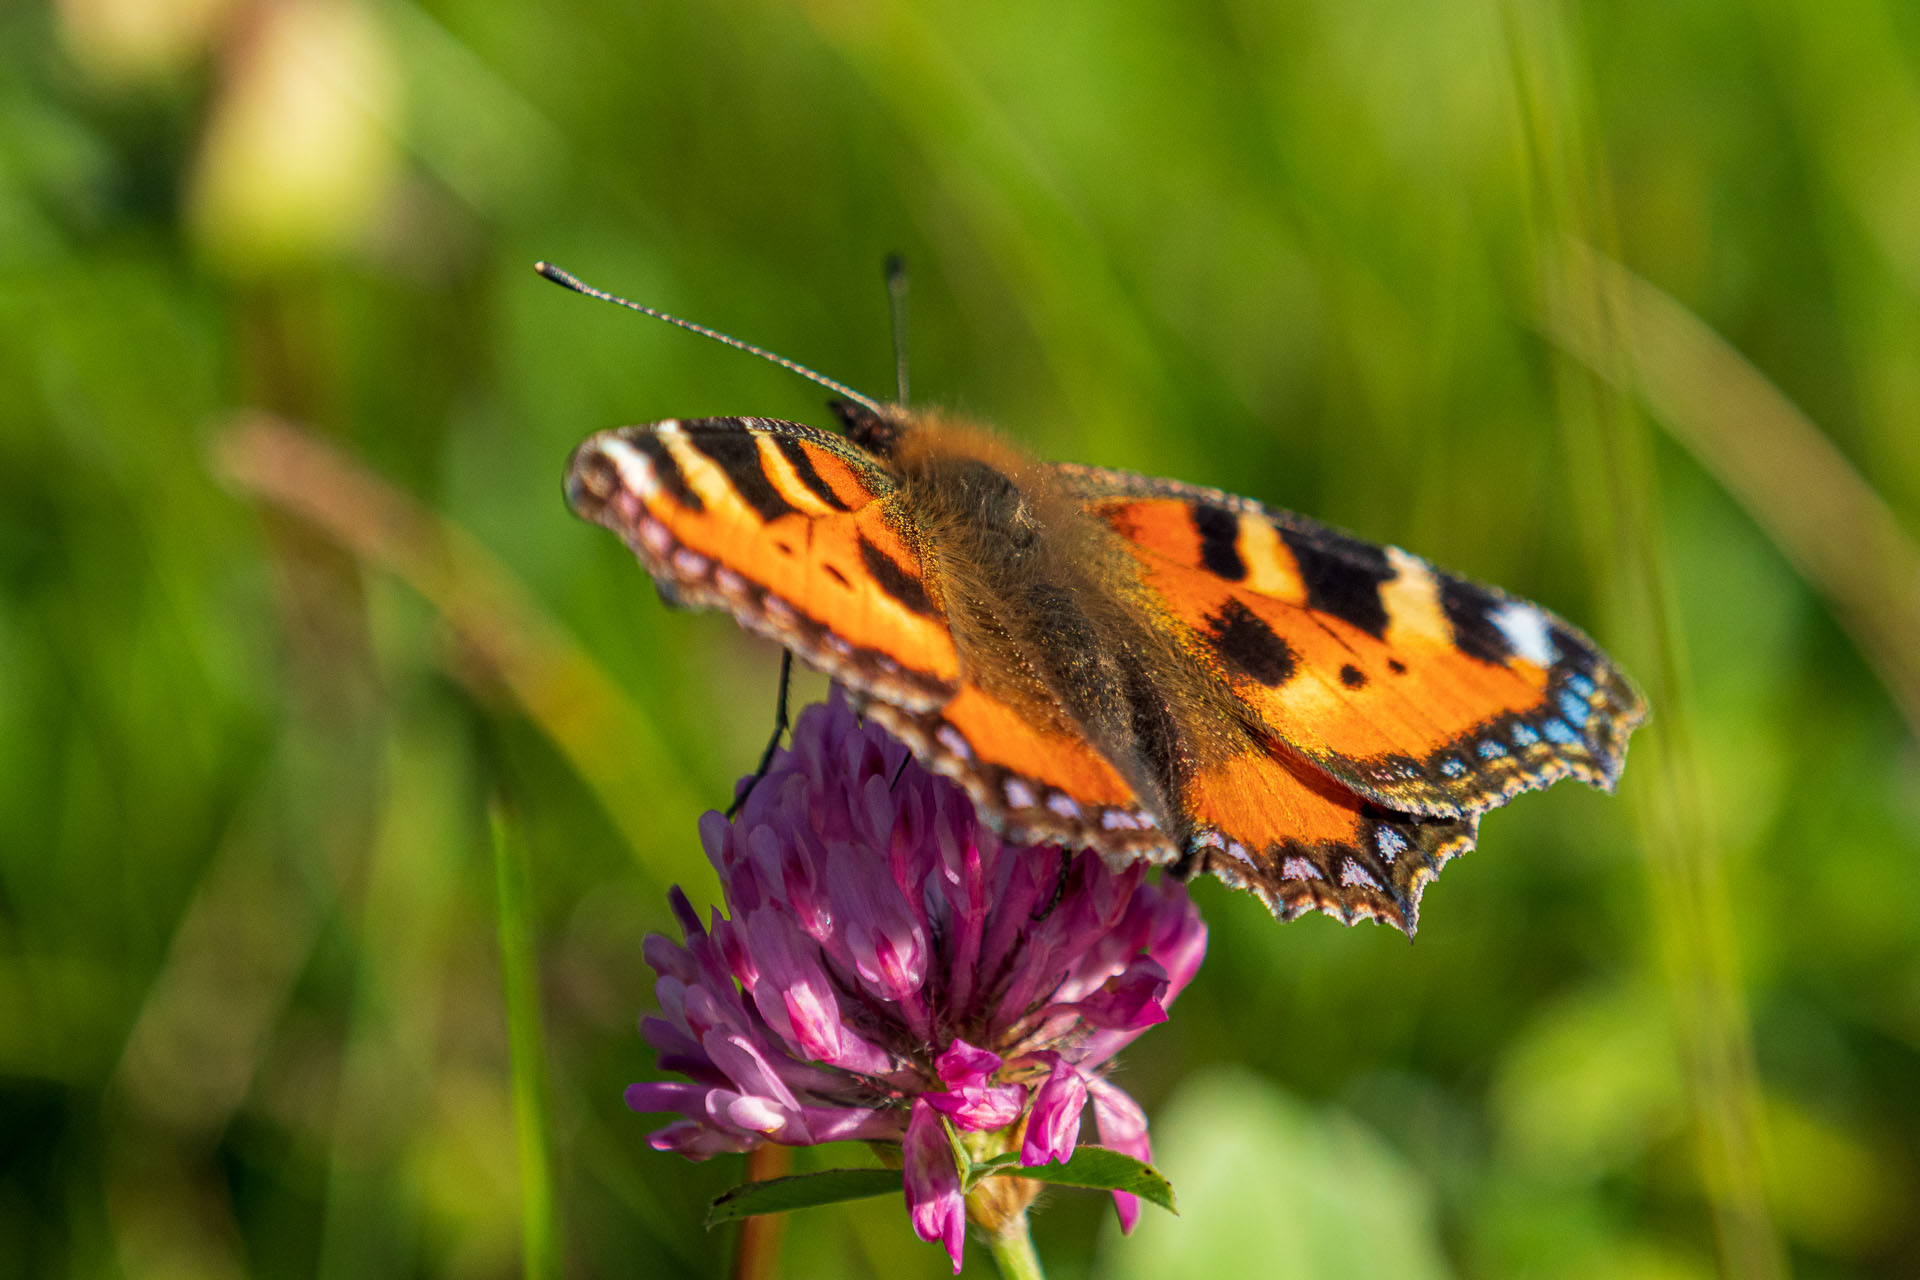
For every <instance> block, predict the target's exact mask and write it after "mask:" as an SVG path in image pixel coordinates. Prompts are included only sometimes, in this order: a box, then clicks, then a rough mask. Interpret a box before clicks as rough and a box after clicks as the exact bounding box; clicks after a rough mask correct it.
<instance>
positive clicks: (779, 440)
mask: <svg viewBox="0 0 1920 1280" xmlns="http://www.w3.org/2000/svg"><path fill="white" fill-rule="evenodd" d="M567 495H568V498H569V500H570V501H571V502H572V504H573V507H574V510H575V511H577V512H578V513H579V514H580V515H581V516H583V517H585V518H586V519H589V520H593V521H596V522H597V523H600V524H603V525H605V526H606V527H607V528H609V529H612V530H613V531H614V532H616V533H618V534H619V535H620V536H621V537H622V538H624V539H625V540H626V542H627V545H628V546H630V547H632V548H633V550H634V552H635V554H637V555H638V556H639V557H640V560H641V562H642V563H643V564H645V565H646V567H647V570H648V572H650V573H651V574H652V575H653V577H654V580H655V582H657V583H658V584H659V586H660V589H661V592H662V594H663V595H666V596H667V597H668V598H669V599H670V600H672V601H674V602H676V603H681V604H686V605H689V606H693V607H700V608H719V609H725V610H727V611H728V612H730V613H732V614H733V616H734V617H735V618H736V619H738V620H739V621H740V623H741V625H742V626H745V627H746V628H748V629H749V630H751V631H755V632H758V633H759V634H761V635H765V636H768V637H770V638H772V639H774V640H777V641H779V642H780V643H781V644H784V645H786V646H787V647H789V648H791V649H792V650H793V651H794V652H795V653H797V654H798V655H799V656H800V657H802V658H803V659H805V660H806V661H807V662H808V663H810V664H811V665H813V666H815V667H817V668H819V669H820V670H822V671H824V672H826V673H827V674H829V675H831V676H833V677H835V678H836V679H839V680H843V681H845V682H846V683H847V684H848V685H849V686H850V687H851V688H853V689H855V690H856V691H858V692H861V693H864V694H871V695H872V696H874V697H877V698H881V699H884V700H885V701H887V702H890V703H894V704H897V705H900V706H903V707H919V708H926V707H930V706H937V705H940V704H941V703H944V702H946V701H947V700H948V699H949V698H951V697H952V695H953V692H954V689H955V688H956V687H957V682H958V679H959V669H960V667H959V655H958V654H957V653H956V652H955V651H954V646H953V637H952V635H951V634H950V633H949V631H948V629H947V626H946V622H945V620H944V618H943V617H942V616H941V612H940V609H939V606H938V605H937V603H936V602H935V598H934V595H933V593H932V592H930V590H929V589H928V586H927V584H926V583H925V582H924V580H923V579H922V576H921V568H920V557H919V554H918V551H917V548H916V546H915V534H914V530H913V527H912V523H911V520H910V519H909V517H908V516H907V514H906V513H905V512H904V511H902V510H900V508H899V503H898V501H897V498H896V496H895V494H894V484H893V481H892V480H891V479H889V478H888V476H887V473H886V472H885V470H883V469H882V468H880V467H879V466H877V465H875V464H874V462H873V461H872V460H871V459H870V458H868V457H867V456H866V455H864V454H863V453H861V452H860V451H859V450H858V449H855V448H854V447H853V446H851V445H849V444H848V443H847V442H845V441H844V440H841V439H839V438H838V437H836V436H831V435H828V434H826V433H824V432H821V431H816V430H815V429H813V428H812V427H806V426H802V425H800V424H799V423H793V422H779V421H773V420H770V419H763V418H702V419H689V420H686V421H676V420H668V421H664V422H655V423H649V424H646V425H643V426H632V427H620V428H618V429H616V430H613V431H604V432H601V433H600V434H599V435H596V436H593V437H592V438H590V439H589V440H587V441H586V442H585V443H584V444H582V445H581V446H580V447H579V449H577V450H576V451H575V453H574V457H573V462H572V463H571V465H570V466H569V467H568V471H567Z"/></svg>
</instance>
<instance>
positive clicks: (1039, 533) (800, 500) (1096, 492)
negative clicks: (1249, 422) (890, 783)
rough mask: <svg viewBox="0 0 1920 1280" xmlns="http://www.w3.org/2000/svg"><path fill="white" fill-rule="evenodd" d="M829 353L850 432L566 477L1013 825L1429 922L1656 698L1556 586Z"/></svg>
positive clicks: (626, 531)
mask: <svg viewBox="0 0 1920 1280" xmlns="http://www.w3.org/2000/svg"><path fill="white" fill-rule="evenodd" d="M541 270H542V272H543V274H546V275H548V276H549V277H550V278H553V279H556V280H558V281H559V282H561V283H563V284H568V285H569V286H570V287H576V288H579V289H581V290H582V291H583V292H592V293H594V294H595V295H596V296H607V297H610V295H602V294H600V293H599V291H597V290H590V289H588V288H587V287H586V286H584V285H581V284H579V282H578V281H576V280H573V278H572V277H570V276H566V275H565V273H563V272H559V271H558V269H556V268H550V267H546V266H545V265H544V264H543V265H542V268H541ZM613 300H614V301H624V300H621V299H613ZM627 305H633V304H627ZM637 309H640V310H649V309H647V308H637ZM653 314H659V313H653ZM688 327H694V326H688ZM703 332H705V331H703ZM735 345H740V346H744V345H745V344H740V343H735ZM783 363H784V362H783ZM790 367H795V366H790ZM802 372H806V371H804V370H803V371H802ZM809 376H812V377H814V378H815V379H816V380H817V381H821V382H823V383H825V384H826V385H828V386H831V387H833V388H835V389H836V390H838V391H840V392H841V393H843V394H844V395H846V396H847V397H848V398H847V399H844V400H841V401H838V402H836V403H835V404H834V405H833V410H834V413H835V415H836V416H837V417H838V418H839V421H840V426H841V428H842V430H843V431H844V433H845V434H844V435H836V434H833V433H830V432H826V431H821V430H818V429H816V428H813V427H809V426H803V425H801V424H800V423H796V422H781V421H775V420H771V419H766V418H700V419H692V420H686V421H672V420H669V421H665V422H654V423H649V424H645V425H641V426H628V427H619V428H616V429H614V430H610V431H602V432H600V433H599V434H598V435H595V436H593V437H592V438H591V439H589V440H587V441H586V442H585V443H583V444H582V445H581V446H580V447H579V448H578V449H577V450H575V452H574V455H573V459H572V461H571V462H570V464H569V465H568V469H567V480H566V487H567V496H568V500H569V501H570V502H571V503H572V505H573V509H574V510H575V511H576V512H578V513H579V514H580V515H581V516H582V517H584V518H586V519H588V520H592V521H595V522H597V523H599V524H603V525H605V526H606V527H607V528H609V529H611V530H613V531H614V532H615V533H617V534H619V535H620V536H621V537H622V538H623V539H625V541H626V543H627V545H628V546H630V547H632V548H633V550H634V552H635V554H637V555H638V556H639V557H640V561H641V563H642V564H644V565H645V566H646V568H647V571H648V572H649V573H651V574H652V575H653V577H654V580H655V582H656V583H657V584H658V585H659V588H660V591H661V594H662V595H663V596H665V597H666V599H667V600H668V601H669V602H670V603H675V604H680V605H685V606H689V607H694V608H718V609H725V610H727V611H728V612H730V613H731V614H733V616H734V618H735V619H737V620H738V621H739V623H740V624H741V625H742V626H743V627H745V628H747V629H748V630H749V631H753V632H755V633H757V634H760V635H764V636H767V637H769V638H771V639H773V640H775V641H777V642H779V643H780V644H782V645H785V646H786V647H787V648H788V649H789V650H791V651H792V652H793V653H795V654H797V655H798V656H799V657H800V658H802V659H803V660H805V661H806V662H808V663H809V664H811V665H812V666H814V667H817V668H819V669H820V670H821V671H823V672H825V673H826V674H827V675H829V676H831V677H832V678H833V679H835V680H837V681H839V682H840V683H841V684H843V685H844V686H845V687H846V689H847V690H848V692H849V694H850V695H851V696H852V697H853V699H854V700H855V702H856V704H857V705H859V706H861V707H862V708H863V710H864V711H865V713H866V714H868V715H870V716H872V717H873V718H874V719H876V720H878V721H879V722H880V723H881V724H883V725H885V726H886V727H887V728H888V729H889V730H890V731H892V732H893V733H894V734H896V735H897V736H898V737H899V738H900V739H901V740H902V741H903V742H905V743H906V744H907V745H908V747H909V748H911V749H912V751H913V753H914V754H915V755H916V756H917V757H919V758H920V760H921V761H923V762H924V763H925V764H927V765H928V766H930V767H931V768H933V769H936V770H938V771H939V772H941V773H943V774H946V775H947V776H949V777H951V778H953V779H954V780H956V781H957V782H959V783H960V784H961V785H962V786H964V787H965V788H966V790H967V792H968V793H969V794H970V795H971V796H972V798H973V801H974V803H975V805H977V806H978V808H979V811H980V812H981V814H982V815H983V816H985V817H986V819H987V820H988V821H989V822H991V823H992V824H993V826H994V827H996V828H997V829H999V830H1000V831H1001V832H1003V833H1004V834H1005V835H1007V836H1008V837H1010V838H1012V839H1016V840H1021V841H1026V842H1032V843H1045V842H1058V843H1060V844H1062V845H1066V846H1069V847H1089V848H1093V849H1096V850H1099V851H1100V852H1101V853H1102V854H1104V855H1105V856H1106V857H1107V858H1108V860H1109V861H1116V860H1125V859H1132V858H1142V859H1145V860H1147V861H1149V862H1153V863H1157V864H1162V865H1168V866H1170V867H1171V868H1172V869H1174V870H1175V871H1176V872H1177V873H1180V874H1194V873H1198V872H1201V871H1208V872H1212V873H1213V874H1214V875H1217V876H1219V877H1220V878H1221V879H1222V880H1225V881H1226V882H1227V883H1229V884H1232V885H1236V886H1239V887H1241V888H1244V889H1249V890H1251V891H1252V892H1254V893H1255V894H1257V895H1258V896H1259V897H1260V899H1261V900H1262V901H1264V902H1265V903H1266V904H1267V906H1268V907H1269V908H1271V909H1272V910H1273V912H1274V913H1275V914H1276V915H1278V916H1280V917H1281V918H1282V919H1292V918H1294V917H1295V916H1297V915H1299V914H1300V913H1302V912H1303V911H1306V910H1308V909H1309V908H1313V909H1318V910H1320V911H1324V912H1327V913H1328V914H1330V915H1334V916H1337V917H1339V918H1340V919H1342V920H1345V921H1347V922H1348V923H1352V922H1353V921H1355V920H1356V919H1358V918H1360V917H1362V916H1370V917H1373V918H1376V919H1380V920H1386V921H1389V922H1390V923H1392V924H1394V925H1396V926H1398V927H1399V928H1401V929H1403V930H1405V931H1406V932H1407V933H1408V934H1409V935H1411V934H1412V933H1413V930H1414V926H1415V923H1416V916H1417V912H1418V908H1419V902H1420V891H1421V888H1422V886H1423V885H1424V884H1425V883H1426V882H1427V881H1428V880H1429V879H1431V878H1432V877H1433V876H1434V875H1435V873H1437V872H1438V871H1439V869H1440V866H1441V864H1442V863H1444V862H1445V861H1446V860H1447V859H1448V858H1451V857H1453V856H1454V855H1456V854H1459V853H1462V852H1464V851H1465V850H1467V849H1469V848H1471V847H1472V846H1473V842H1474V838H1475V834H1476V829H1477V827H1478V825H1479V821H1480V815H1481V814H1482V813H1483V812H1485V811H1486V810H1488V809H1490V808H1492V807H1494V806H1496V805H1500V804H1504V803H1505V802H1507V801H1508V800H1511V799H1512V798H1513V797H1514V796H1516V795H1518V794H1519V793H1520V792H1522V791H1526V790H1529V789H1531V788H1534V787H1543V786H1546V785H1547V784H1548V783H1551V782H1554V781H1556V780H1557V779H1560V778H1563V777H1568V776H1572V777H1575V778H1579V779H1581V780H1582V781H1584V782H1589V783H1592V784H1594V785H1596V786H1601V787H1607V788H1611V787H1612V785H1613V783H1614V780H1615V778H1616V777H1617V776H1618V775H1619V771H1620V767H1621V763H1622V760H1623V757H1624V755H1625V751H1626V742H1627V736H1628V734H1629V733H1631V732H1632V730H1633V728H1634V726H1636V725H1637V724H1639V723H1640V721H1641V720H1642V719H1643V718H1644V716H1645V714H1646V707H1645V704H1644V703H1643V702H1642V700H1641V698H1640V695H1639V694H1638V693H1637V692H1636V691H1635V689H1634V688H1633V686H1632V684H1631V683H1630V682H1629V681H1628V680H1627V678H1626V676H1625V675H1624V674H1622V673H1621V671H1620V670H1619V668H1617V667H1615V666H1614V665H1613V663H1612V662H1611V661H1609V660H1608V659H1607V657H1606V655H1604V654H1603V653H1601V652H1600V650H1599V649H1598V648H1597V647H1596V646H1595V645H1594V643H1593V642H1592V641H1591V640H1589V639H1588V638H1587V637H1586V636H1585V635H1583V634H1581V633H1580V632H1579V631H1578V630H1576V629H1575V628H1574V627H1573V626H1571V625H1570V624H1568V623H1567V622H1565V621H1563V620H1562V619H1560V618H1558V617H1556V616H1555V615H1553V614H1552V613H1549V612H1548V611H1546V610H1545V609H1542V608H1540V607H1539V606H1538V605H1534V604H1530V603H1528V602H1527V601H1525V600H1519V599H1516V598H1514V597H1512V596H1509V595H1507V594H1505V593H1504V592H1502V591H1500V590H1499V589H1498V588H1496V587H1489V586H1483V585H1481V584H1479V583H1476V582H1471V581H1468V580H1467V579H1464V578H1460V577H1456V576H1454V575H1453V574H1450V573H1447V572H1446V571H1444V570H1442V569H1438V568H1436V567H1434V566H1433V565H1431V564H1428V563H1427V562H1426V561H1424V560H1421V559H1419V558H1418V557H1416V556H1412V555H1409V554H1408V553H1406V552H1405V551H1402V550H1400V549H1399V548H1397V547H1381V546H1376V545H1374V544H1373V543H1370V542H1365V541H1362V540H1360V539H1358V538H1355V537H1353V536H1351V535H1349V534H1346V533H1342V532H1340V531H1339V530H1337V529H1332V528H1329V527H1327V526H1326V525H1323V524H1320V523H1318V522H1316V521H1313V520H1309V519H1307V518H1305V517H1304V516H1298V515H1294V514H1293V513H1291V512H1287V511H1281V510H1278V509H1275V508H1272V507H1267V506H1263V505H1262V504H1260V503H1258V502H1254V501H1252V500H1250V499H1247V498H1237V497H1233V496H1232V495H1229V494H1226V493H1222V492H1220V491H1219V490H1215V489H1203V488H1199V487H1196V486H1193V485H1187V484H1181V483H1180V482H1178V481H1174V480H1156V479H1150V478H1148V477H1146V476H1140V475H1134V474H1132V473H1130V472H1125V471H1109V470H1105V469H1102V468H1097V467H1084V466H1072V465H1067V464H1056V463H1048V462H1042V461H1038V460H1036V459H1033V458H1030V457H1028V456H1026V455H1025V454H1023V453H1021V452H1020V451H1019V450H1017V449H1015V448H1013V447H1012V446H1010V445H1009V444H1007V443H1006V442H1004V441H1003V440H1001V439H1000V438H998V437H996V436H994V435H991V434H989V433H987V432H986V431H984V430H982V429H980V428H978V427H976V426H973V425H970V424H967V423H964V422H958V421H954V420H952V419H949V418H946V417H943V416H941V415H939V414H937V413H931V412H924V411H918V410H909V409H906V408H904V407H901V406H897V405H883V404H880V403H878V402H876V401H873V400H870V399H867V398H866V397H862V396H860V395H859V394H858V393H857V392H853V391H851V389H849V388H846V387H843V386H841V385H840V384H837V383H834V382H832V381H831V380H829V379H824V378H820V377H819V376H818V375H813V374H811V373H809Z"/></svg>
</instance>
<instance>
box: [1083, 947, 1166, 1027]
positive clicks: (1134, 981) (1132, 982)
mask: <svg viewBox="0 0 1920 1280" xmlns="http://www.w3.org/2000/svg"><path fill="white" fill-rule="evenodd" d="M1166 992H1167V973H1166V970H1164V969H1162V968H1161V967H1160V963H1159V961H1157V960H1153V959H1150V958H1149V957H1147V956H1138V957H1136V958H1135V959H1134V961H1133V963H1132V964H1129V965H1128V966H1127V967H1126V969H1125V971H1124V972H1122V973H1119V974H1117V975H1115V976H1114V977H1111V978H1108V979H1107V981H1106V984H1105V985H1104V986H1102V987H1101V988H1100V989H1099V990H1098V991H1096V992H1094V993H1093V994H1092V995H1090V996H1088V997H1087V998H1086V999H1084V1000H1082V1001H1080V1016H1081V1017H1082V1018H1084V1019H1085V1020H1086V1021H1088V1022H1090V1023H1092V1024H1093V1025H1094V1026H1096V1027H1100V1028H1103V1029H1105V1030H1109V1031H1141V1030H1144V1029H1145V1028H1147V1027H1151V1026H1154V1025H1155V1024H1156V1023H1161V1022H1165V1021H1166V1020H1167V1011H1166V1008H1165V1007H1164V1006H1163V1005H1162V1004H1161V1000H1162V998H1163V997H1164V996H1165V995H1166Z"/></svg>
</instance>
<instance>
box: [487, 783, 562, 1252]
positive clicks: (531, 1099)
mask: <svg viewBox="0 0 1920 1280" xmlns="http://www.w3.org/2000/svg"><path fill="white" fill-rule="evenodd" d="M489 818H490V820H491V825H492V829H493V868H494V883H495V886H496V887H497V889H498V892H499V900H500V965H501V969H502V970H503V971H504V974H505V979H506V1000H507V1040H508V1044H509V1046H510V1050H511V1054H512V1062H513V1125H514V1134H515V1136H516V1138H517V1139H518V1142H519V1148H520V1244H521V1266H522V1274H524V1275H525V1276H526V1277H527V1280H552V1278H553V1277H557V1276H558V1275H559V1274H560V1239H559V1230H558V1227H557V1225H556V1221H555V1214H554V1203H553V1141H552V1133H551V1130H550V1127H549V1124H548V1116H549V1115H550V1114H551V1108H550V1104H549V1094H548V1090H547V1055H546V1041H545V1037H544V1036H543V1035H542V1031H541V1026H542V1024H541V1017H540V983H539V975H538V972H537V970H536V968H535V965H534V958H533V937H532V933H533V931H532V929H531V927H530V926H529V924H528V911H527V850H526V845H525V843H524V842H523V841H522V839H521V834H520V829H519V827H518V826H517V824H516V823H515V822H514V820H513V816H512V814H510V813H509V812H508V811H507V809H506V807H505V806H504V805H502V804H501V803H500V802H499V801H497V800H496V801H495V802H494V804H493V805H492V808H491V812H490V814H489Z"/></svg>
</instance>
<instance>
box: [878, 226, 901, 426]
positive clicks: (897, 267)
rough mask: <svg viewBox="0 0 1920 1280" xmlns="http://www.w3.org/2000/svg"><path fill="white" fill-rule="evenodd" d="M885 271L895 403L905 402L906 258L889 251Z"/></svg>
mask: <svg viewBox="0 0 1920 1280" xmlns="http://www.w3.org/2000/svg"><path fill="white" fill-rule="evenodd" d="M881 270H883V271H885V272H886V273H887V319H888V320H889V321H890V322H891V323H892V326H893V385H894V388H895V390H896V392H897V393H898V395H897V398H896V400H895V403H896V404H905V403H906V402H907V260H906V259H905V258H903V257H901V256H900V255H899V254H897V253H890V254H888V255H887V259H886V261H885V262H884V263H882V264H881Z"/></svg>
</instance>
